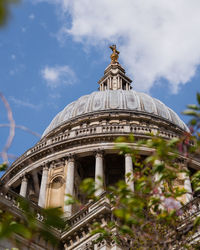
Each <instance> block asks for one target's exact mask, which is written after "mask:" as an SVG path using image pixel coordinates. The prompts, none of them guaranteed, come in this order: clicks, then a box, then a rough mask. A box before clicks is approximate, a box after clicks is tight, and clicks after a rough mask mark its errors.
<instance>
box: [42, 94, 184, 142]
mask: <svg viewBox="0 0 200 250" xmlns="http://www.w3.org/2000/svg"><path fill="white" fill-rule="evenodd" d="M111 110H115V111H117V110H124V111H129V112H142V113H146V114H148V115H153V116H158V117H160V118H162V119H165V120H168V121H169V122H171V123H172V124H174V125H176V126H178V127H179V128H181V129H183V130H186V131H188V128H187V126H186V125H185V123H184V122H183V121H182V120H181V119H180V118H179V116H178V115H177V114H176V113H175V112H174V111H173V110H172V109H170V108H169V107H167V106H166V105H165V104H164V103H162V102H161V101H159V100H158V99H156V98H152V97H151V96H149V95H147V94H145V93H140V92H136V91H134V90H121V89H120V90H106V91H98V92H97V91H96V92H93V93H91V94H90V95H85V96H82V97H80V98H79V99H78V100H76V101H74V102H72V103H70V104H69V105H67V106H66V107H65V108H64V109H63V110H62V111H61V112H60V113H58V114H57V115H56V116H55V118H54V119H53V120H52V122H51V123H50V125H49V126H48V127H47V128H46V130H45V131H44V133H43V135H42V137H44V136H45V135H47V134H48V133H49V132H51V131H52V130H53V129H55V128H57V127H59V126H60V125H61V124H63V123H66V122H68V121H70V120H71V119H74V118H77V117H79V116H82V115H87V114H91V113H94V112H103V111H111Z"/></svg>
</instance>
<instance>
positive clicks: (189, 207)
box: [177, 196, 200, 223]
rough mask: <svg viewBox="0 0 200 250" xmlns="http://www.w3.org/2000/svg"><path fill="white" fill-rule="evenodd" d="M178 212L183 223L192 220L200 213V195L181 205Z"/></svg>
mask: <svg viewBox="0 0 200 250" xmlns="http://www.w3.org/2000/svg"><path fill="white" fill-rule="evenodd" d="M177 214H178V215H179V217H180V221H181V223H184V222H187V221H191V220H192V218H193V217H196V216H198V215H200V196H198V197H196V198H194V199H193V200H191V201H190V202H188V203H187V204H186V205H185V206H183V207H181V208H180V209H179V210H178V213H177Z"/></svg>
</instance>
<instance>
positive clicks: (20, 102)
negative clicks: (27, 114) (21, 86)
mask: <svg viewBox="0 0 200 250" xmlns="http://www.w3.org/2000/svg"><path fill="white" fill-rule="evenodd" d="M9 100H10V101H11V102H13V103H14V104H15V105H17V106H20V107H21V106H22V107H27V108H31V109H35V110H38V109H39V108H40V107H41V105H40V104H32V103H30V102H29V101H23V100H20V99H17V98H15V97H13V96H10V97H9Z"/></svg>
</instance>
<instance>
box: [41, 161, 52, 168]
mask: <svg viewBox="0 0 200 250" xmlns="http://www.w3.org/2000/svg"><path fill="white" fill-rule="evenodd" d="M50 164H51V162H49V161H47V162H43V164H42V169H43V170H49V168H50Z"/></svg>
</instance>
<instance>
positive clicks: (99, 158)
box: [20, 151, 192, 216]
mask: <svg viewBox="0 0 200 250" xmlns="http://www.w3.org/2000/svg"><path fill="white" fill-rule="evenodd" d="M124 160H125V181H126V183H127V185H128V186H129V188H130V190H132V191H134V183H133V181H132V178H131V177H132V176H133V162H132V157H131V154H126V155H125V159H124ZM65 165H66V166H67V174H66V180H65V183H66V185H65V194H68V195H70V196H73V195H74V184H75V168H76V159H75V157H74V156H69V157H68V158H67V160H66V161H65ZM111 167H112V166H111ZM48 172H49V166H48V165H47V164H46V165H44V166H43V169H42V179H41V185H40V192H39V200H38V205H39V206H41V207H45V201H46V194H47V185H48ZM104 173H105V171H104V153H103V151H97V152H96V153H95V185H96V186H95V188H96V195H97V196H99V195H101V194H102V193H103V192H104V187H105V183H104V180H105V176H104ZM27 187H28V179H27V177H26V175H24V176H23V178H22V181H21V188H20V195H21V196H23V197H26V194H27ZM184 188H185V189H186V190H187V192H188V193H187V194H186V201H187V202H189V201H190V200H191V199H192V194H191V193H192V187H191V183H190V178H189V176H188V175H186V176H185V178H184ZM68 199H69V196H66V195H65V203H66V201H67V200H68ZM64 212H65V213H66V215H67V216H70V215H71V214H72V205H64Z"/></svg>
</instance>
